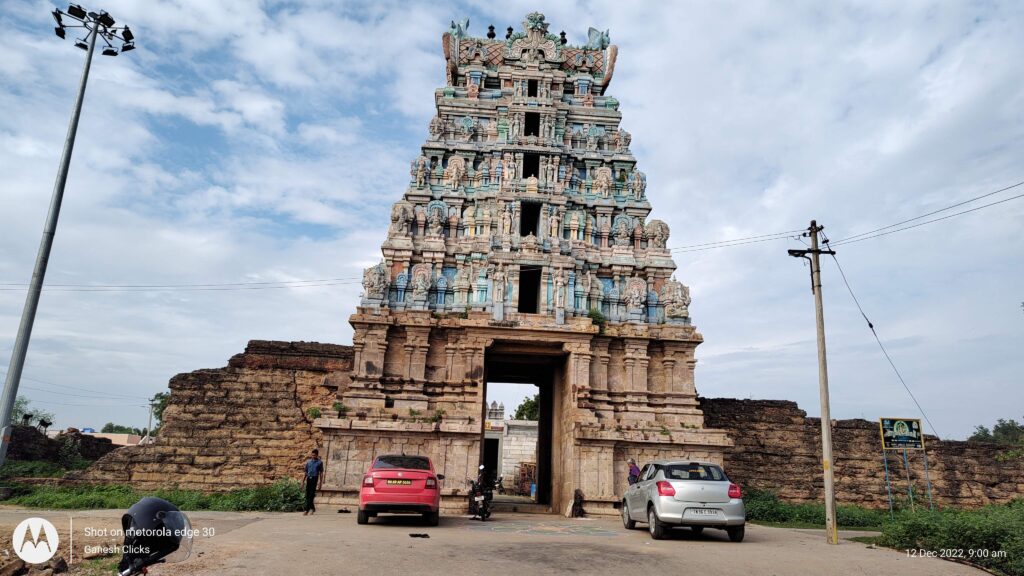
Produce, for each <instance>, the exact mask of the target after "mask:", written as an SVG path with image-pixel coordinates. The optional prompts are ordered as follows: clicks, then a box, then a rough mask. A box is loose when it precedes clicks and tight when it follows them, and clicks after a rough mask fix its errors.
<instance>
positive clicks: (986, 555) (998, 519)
mask: <svg viewBox="0 0 1024 576" xmlns="http://www.w3.org/2000/svg"><path fill="white" fill-rule="evenodd" d="M878 542H879V544H881V545H882V546H888V547H890V548H896V549H899V550H906V549H925V550H933V551H943V550H956V551H960V550H962V551H963V553H962V554H963V556H962V559H964V560H967V561H970V562H973V563H975V564H978V565H981V566H984V567H985V568H988V569H991V570H996V571H999V572H1002V573H1004V574H1010V575H1014V576H1024V500H1022V499H1017V500H1014V501H1012V502H1010V503H1009V504H1004V505H993V506H985V507H983V508H978V509H976V510H937V511H935V512H931V511H928V510H918V511H916V512H909V511H906V510H904V511H901V512H900V513H899V514H897V515H896V519H895V520H894V521H892V522H889V523H887V524H886V525H885V527H884V529H883V530H882V536H881V537H880V538H879V539H878Z"/></svg>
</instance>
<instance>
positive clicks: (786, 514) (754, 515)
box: [743, 490, 888, 528]
mask: <svg viewBox="0 0 1024 576" xmlns="http://www.w3.org/2000/svg"><path fill="white" fill-rule="evenodd" d="M743 505H744V507H745V508H746V510H747V519H748V520H751V521H755V522H757V521H760V522H780V523H781V522H794V523H802V524H814V525H817V526H824V525H825V505H824V504H810V503H804V504H791V503H789V502H782V501H781V500H779V498H778V496H776V495H775V494H774V493H772V492H769V491H766V490H747V491H746V493H745V494H744V495H743ZM887 518H888V512H887V511H885V510H872V509H869V508H861V507H859V506H837V507H836V523H837V524H838V525H839V526H840V527H842V528H875V527H878V526H881V525H882V524H884V523H885V521H886V520H887Z"/></svg>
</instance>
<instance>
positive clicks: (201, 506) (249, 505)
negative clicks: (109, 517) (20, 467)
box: [5, 480, 303, 512]
mask: <svg viewBox="0 0 1024 576" xmlns="http://www.w3.org/2000/svg"><path fill="white" fill-rule="evenodd" d="M13 488H14V495H13V496H12V497H11V498H9V499H8V500H6V501H5V504H12V505H15V506H25V507H28V508H52V509H72V510H85V509H103V508H108V509H109V508H114V509H125V508H128V507H129V506H131V505H132V504H134V503H136V502H137V501H138V500H139V499H140V498H142V497H144V496H156V497H158V498H163V499H164V500H167V501H168V502H171V503H173V504H174V505H175V506H177V507H179V508H181V509H182V510H221V511H265V512H295V511H298V510H302V505H303V493H302V486H301V485H300V484H299V483H298V482H296V481H295V480H278V481H277V482H275V483H273V484H271V485H269V486H261V487H259V488H243V489H239V490H232V491H230V492H218V493H213V494H205V493H203V492H197V491H195V490H180V489H174V488H165V489H160V490H152V491H139V490H134V489H133V488H131V487H129V486H124V485H118V484H107V485H76V486H35V485H25V484H21V485H15V486H14V487H13Z"/></svg>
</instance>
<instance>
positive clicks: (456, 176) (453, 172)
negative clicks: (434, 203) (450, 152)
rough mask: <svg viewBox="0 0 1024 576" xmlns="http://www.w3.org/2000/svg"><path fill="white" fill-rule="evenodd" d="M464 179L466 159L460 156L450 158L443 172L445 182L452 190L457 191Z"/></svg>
mask: <svg viewBox="0 0 1024 576" xmlns="http://www.w3.org/2000/svg"><path fill="white" fill-rule="evenodd" d="M465 177H466V159H465V158H463V157H462V156H452V157H451V158H450V159H449V160H448V168H447V169H446V170H445V181H446V182H447V183H448V186H449V187H450V188H451V189H452V190H453V191H455V190H458V189H459V186H461V185H462V180H463V178H465Z"/></svg>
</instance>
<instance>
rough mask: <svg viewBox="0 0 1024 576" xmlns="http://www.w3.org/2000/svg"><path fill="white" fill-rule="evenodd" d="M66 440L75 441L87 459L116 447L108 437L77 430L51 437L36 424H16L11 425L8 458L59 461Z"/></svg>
mask: <svg viewBox="0 0 1024 576" xmlns="http://www.w3.org/2000/svg"><path fill="white" fill-rule="evenodd" d="M65 442H73V443H75V444H76V445H77V451H78V454H79V455H80V456H81V457H82V458H84V459H86V460H96V459H97V458H100V457H101V456H103V455H105V454H107V453H109V452H110V451H111V450H113V449H114V448H115V446H114V445H113V443H111V441H110V440H108V439H106V438H97V437H95V436H91V435H89V434H82V433H81V432H78V431H77V430H71V431H68V432H65V433H63V434H60V435H58V436H57V437H55V438H49V437H47V436H46V435H45V434H43V433H42V432H40V431H39V429H38V428H36V427H35V426H20V425H14V426H12V427H11V444H10V446H9V447H8V449H7V458H8V459H10V460H44V461H46V462H58V461H60V458H61V454H60V451H61V447H62V446H63V445H64V443H65Z"/></svg>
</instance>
